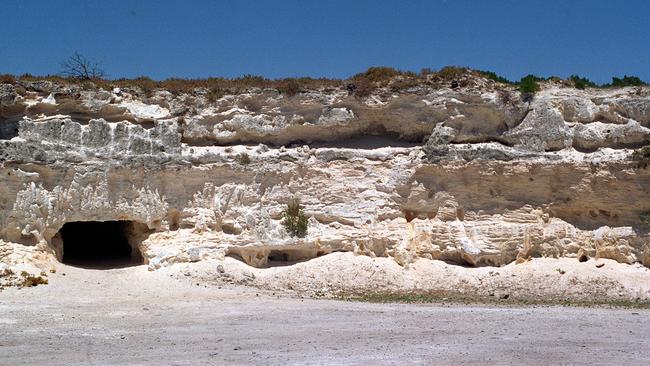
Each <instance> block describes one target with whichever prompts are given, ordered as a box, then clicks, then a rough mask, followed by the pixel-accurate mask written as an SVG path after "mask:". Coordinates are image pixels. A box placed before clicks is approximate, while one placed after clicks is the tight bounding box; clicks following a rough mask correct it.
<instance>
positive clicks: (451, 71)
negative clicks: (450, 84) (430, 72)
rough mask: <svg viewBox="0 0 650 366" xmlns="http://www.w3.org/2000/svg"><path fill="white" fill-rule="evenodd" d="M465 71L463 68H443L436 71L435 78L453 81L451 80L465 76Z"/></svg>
mask: <svg viewBox="0 0 650 366" xmlns="http://www.w3.org/2000/svg"><path fill="white" fill-rule="evenodd" d="M467 71H468V69H467V68H464V67H458V66H445V67H443V68H442V69H440V70H438V72H436V76H437V77H439V78H441V79H445V80H453V79H458V78H460V77H461V76H463V75H464V74H466V73H467Z"/></svg>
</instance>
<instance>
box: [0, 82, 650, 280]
mask: <svg viewBox="0 0 650 366" xmlns="http://www.w3.org/2000/svg"><path fill="white" fill-rule="evenodd" d="M22 83H23V85H21V87H20V90H18V88H17V87H16V86H15V85H10V84H2V85H0V102H1V103H2V105H1V106H0V108H1V110H0V111H1V112H0V183H1V184H0V261H1V262H4V263H6V264H8V265H12V264H16V263H22V262H30V263H35V264H38V263H41V262H46V261H49V260H56V259H59V260H60V259H61V258H62V256H63V253H64V251H65V245H64V243H63V240H62V238H61V236H60V233H59V230H60V229H61V228H62V227H63V225H64V224H65V223H66V222H78V221H116V220H124V221H131V222H133V223H134V224H135V226H134V229H133V232H132V233H131V234H132V236H131V238H130V240H131V241H132V245H135V246H137V247H138V248H139V249H140V252H141V253H142V256H143V257H144V261H145V263H147V264H149V266H150V268H151V269H155V268H159V267H160V266H166V265H170V264H173V263H175V262H186V261H199V260H203V259H208V258H223V257H224V256H234V257H237V258H241V259H242V260H243V261H245V262H246V263H248V264H250V265H253V266H258V267H262V266H265V265H267V264H268V261H269V260H284V261H293V260H301V259H309V258H313V257H316V256H320V255H325V254H327V253H331V252H337V251H349V252H355V253H358V254H361V255H368V256H373V257H374V256H382V257H391V258H393V259H394V260H395V261H397V262H398V263H399V264H401V265H403V266H408V265H409V264H410V263H412V262H413V261H415V260H416V259H418V258H428V259H440V260H445V261H449V262H452V263H458V264H463V265H475V266H477V265H491V266H500V265H504V264H507V263H510V262H513V261H523V260H526V259H528V258H531V257H575V258H576V259H577V260H578V259H579V260H585V259H587V258H591V257H597V258H611V259H615V260H617V261H619V262H624V263H635V262H641V263H643V264H644V265H646V266H650V234H649V230H648V227H647V225H646V223H645V222H644V220H643V217H644V214H645V213H646V212H648V211H650V169H647V168H643V167H641V166H639V164H638V163H637V162H636V161H634V160H633V159H632V158H631V155H632V152H633V150H634V149H637V148H639V147H642V146H643V145H646V144H648V143H650V89H649V88H621V89H591V90H586V91H580V90H576V89H573V88H568V87H563V86H561V85H557V84H552V83H547V84H544V87H543V90H542V91H541V92H539V93H538V94H537V95H535V96H534V98H532V99H531V98H529V97H525V96H522V95H521V94H520V93H519V92H518V91H516V90H514V89H513V88H511V87H508V86H504V85H497V84H494V83H492V82H490V81H488V80H485V79H481V78H475V79H473V80H472V83H471V84H470V85H469V86H465V87H461V88H455V89H452V88H450V87H447V86H427V85H422V86H417V87H413V88H411V89H407V90H403V91H400V92H394V91H391V90H389V89H380V90H377V91H375V92H374V93H372V94H371V95H370V96H368V97H363V98H359V97H357V96H355V95H352V94H351V93H349V92H348V91H347V90H346V89H345V88H344V87H341V88H340V89H331V90H325V89H322V90H303V91H301V92H300V93H298V94H297V95H294V96H286V95H283V94H281V93H279V92H278V91H277V90H273V89H250V90H248V92H246V93H242V94H237V95H225V96H223V97H221V98H220V99H218V100H215V101H210V100H209V98H207V96H206V95H205V93H204V92H203V91H201V90H197V91H196V92H195V93H192V94H181V95H172V94H171V93H169V92H166V91H164V90H158V91H156V92H154V93H153V95H150V96H148V97H144V96H142V95H141V94H140V93H137V90H120V89H114V90H102V89H99V90H88V89H84V88H82V87H80V86H75V85H57V84H53V83H51V82H22ZM292 198H299V199H300V202H301V204H302V207H303V210H304V213H305V214H306V215H307V217H308V218H309V220H308V231H307V235H306V236H304V237H295V236H292V235H290V234H289V232H288V231H287V230H286V228H285V227H284V226H283V225H282V220H283V215H282V212H283V210H284V209H285V208H286V204H287V202H289V201H290V200H291V199H292ZM88 245H92V238H89V240H88Z"/></svg>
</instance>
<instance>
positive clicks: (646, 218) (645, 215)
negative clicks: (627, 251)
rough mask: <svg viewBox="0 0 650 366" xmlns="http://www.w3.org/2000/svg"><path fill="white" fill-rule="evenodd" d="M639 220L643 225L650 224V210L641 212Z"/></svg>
mask: <svg viewBox="0 0 650 366" xmlns="http://www.w3.org/2000/svg"><path fill="white" fill-rule="evenodd" d="M639 221H640V222H641V225H643V226H650V211H643V212H641V213H640V214H639Z"/></svg>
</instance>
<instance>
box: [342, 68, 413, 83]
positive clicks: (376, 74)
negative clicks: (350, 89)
mask: <svg viewBox="0 0 650 366" xmlns="http://www.w3.org/2000/svg"><path fill="white" fill-rule="evenodd" d="M400 74H401V73H400V72H399V71H398V70H396V69H394V68H392V67H385V66H373V67H370V68H369V69H368V70H366V71H365V72H362V73H360V74H356V75H354V76H353V77H352V78H353V79H366V80H368V81H370V82H372V83H377V82H382V81H387V80H390V79H391V78H393V77H395V76H397V75H400Z"/></svg>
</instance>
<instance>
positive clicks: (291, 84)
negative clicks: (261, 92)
mask: <svg viewBox="0 0 650 366" xmlns="http://www.w3.org/2000/svg"><path fill="white" fill-rule="evenodd" d="M276 88H277V89H278V91H279V92H280V94H284V95H286V96H288V97H291V96H294V95H296V94H298V93H300V83H299V82H298V80H296V79H293V78H289V79H284V80H279V81H278V85H277V86H276Z"/></svg>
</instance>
